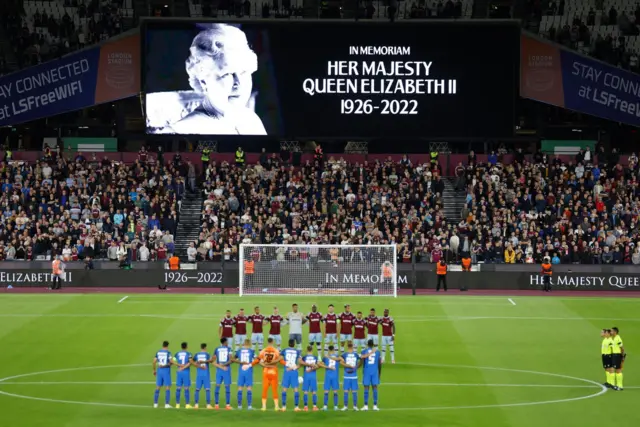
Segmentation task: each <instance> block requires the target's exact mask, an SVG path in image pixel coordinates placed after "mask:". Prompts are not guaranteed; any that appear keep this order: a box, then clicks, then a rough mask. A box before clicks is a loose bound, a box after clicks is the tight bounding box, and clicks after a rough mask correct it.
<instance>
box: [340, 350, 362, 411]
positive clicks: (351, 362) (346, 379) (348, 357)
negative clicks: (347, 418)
mask: <svg viewBox="0 0 640 427" xmlns="http://www.w3.org/2000/svg"><path fill="white" fill-rule="evenodd" d="M340 364H341V365H342V366H344V370H343V373H344V374H343V377H342V390H344V407H343V408H342V410H343V411H346V410H347V409H348V407H349V392H351V395H352V396H353V410H354V411H357V410H358V368H359V367H360V366H361V365H362V361H361V360H360V355H359V354H358V353H356V351H355V350H354V349H353V343H352V342H349V343H347V351H346V352H345V353H344V354H343V355H342V357H341V358H340Z"/></svg>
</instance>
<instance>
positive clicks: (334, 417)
mask: <svg viewBox="0 0 640 427" xmlns="http://www.w3.org/2000/svg"><path fill="white" fill-rule="evenodd" d="M124 296H125V295H124V294H123V295H117V294H99V295H96V294H93V295H79V294H60V295H55V294H29V295H2V296H0V322H1V325H2V326H1V327H0V348H1V349H2V351H1V352H0V413H1V414H2V425H5V426H20V427H29V426H34V427H36V426H37V427H42V426H66V427H74V426H77V427H86V426H95V427H99V426H104V427H115V426H136V427H143V426H154V427H157V426H163V425H167V426H175V425H176V423H185V425H189V426H199V425H202V426H205V425H212V423H217V422H225V423H233V424H230V425H234V426H238V427H244V426H254V425H259V423H267V424H275V423H278V424H279V425H293V424H298V425H305V426H326V425H338V424H336V423H343V422H349V423H363V424H371V423H376V424H377V423H380V425H402V426H427V425H434V426H452V427H453V426H456V427H458V426H490V427H498V426H510V427H511V426H518V427H526V426H531V427H540V426H545V427H552V426H562V427H566V426H568V425H575V426H583V427H584V426H587V427H590V426H596V427H601V426H607V425H624V426H633V425H640V411H638V410H637V408H636V407H635V406H634V405H636V404H637V401H638V397H639V395H640V388H639V387H640V374H638V369H639V368H638V367H637V363H636V360H638V358H637V357H636V356H635V355H636V354H638V351H640V350H638V349H640V332H639V331H638V329H637V328H636V326H637V325H639V322H640V299H636V298H594V297H585V298H568V297H567V298H564V297H512V298H511V299H509V298H507V297H494V296H492V297H484V296H460V295H457V296H437V297H401V298H398V299H386V298H384V299H383V298H364V297H360V298H344V297H340V298H329V297H322V298H317V299H311V298H309V297H301V298H297V299H294V298H291V297H282V298H280V297H268V298H255V297H245V298H239V297H237V296H213V295H185V294H182V295H180V294H175V295H174V294H171V295H170V294H136V295H133V294H132V295H129V296H128V297H127V298H126V299H124V300H122V298H123V297H124ZM293 302H298V303H299V304H300V306H301V309H302V310H303V311H305V312H306V311H308V310H309V308H310V306H311V304H312V303H317V304H318V305H319V306H320V311H322V312H323V313H324V312H326V306H327V305H328V304H329V303H333V304H335V305H336V307H342V305H343V304H344V303H346V302H349V303H350V304H351V305H352V308H353V310H354V311H358V310H362V311H363V312H365V313H366V311H368V310H369V309H370V308H371V307H375V308H376V309H377V310H378V313H381V311H382V309H384V308H389V309H390V310H391V315H392V316H393V317H394V319H395V321H396V325H397V334H396V359H397V363H396V364H394V365H392V364H390V363H388V362H389V358H388V357H387V363H385V364H384V366H383V370H382V384H381V386H380V403H379V406H380V408H381V410H380V412H375V413H374V412H368V413H362V412H352V411H349V412H333V411H331V412H328V413H324V412H319V413H311V412H309V413H293V412H292V411H291V409H292V406H293V405H292V402H291V400H292V393H291V392H290V393H289V400H290V403H289V410H290V411H289V412H287V413H275V412H274V411H269V412H266V413H265V412H261V411H252V412H248V411H246V410H245V411H238V410H234V411H229V412H227V411H223V410H221V411H207V410H203V409H200V410H197V411H196V410H186V409H175V408H172V409H164V408H162V406H163V403H164V393H161V396H160V403H161V405H160V407H161V408H158V409H154V408H153V407H152V406H153V405H152V404H153V391H154V377H153V375H152V369H151V362H152V360H153V357H154V355H155V352H156V351H157V350H158V349H159V348H160V346H161V343H162V341H163V340H168V341H170V343H171V345H170V349H171V350H172V351H173V352H175V351H177V350H178V349H179V345H180V342H182V341H187V342H188V343H189V345H190V350H191V351H192V352H195V351H197V348H198V345H199V344H200V343H201V342H206V343H208V345H209V350H210V351H212V350H213V349H214V348H215V347H216V343H217V334H218V322H219V320H220V318H221V317H222V315H223V313H224V311H225V310H226V309H230V310H232V312H233V313H234V314H235V313H237V310H238V309H239V308H241V307H243V308H245V309H247V310H249V309H252V308H253V307H254V306H255V305H260V306H261V307H262V311H263V313H269V312H270V311H271V309H272V307H273V306H274V305H278V306H279V307H280V308H281V311H283V312H286V311H289V307H290V305H291V303H293ZM336 311H340V310H336ZM613 326H618V327H619V328H620V331H621V336H622V337H623V339H624V344H625V348H626V350H627V352H628V353H629V357H627V361H626V363H627V364H626V366H625V384H624V385H625V390H624V391H622V392H615V391H607V390H606V389H604V388H603V387H602V386H600V383H602V382H604V374H603V370H602V367H601V362H600V354H599V353H600V351H599V350H600V341H601V339H600V336H599V333H600V329H601V328H603V327H613ZM286 334H287V330H286V328H285V331H284V334H283V336H286ZM305 340H306V337H305ZM237 369H238V368H237V365H235V366H234V369H233V371H234V372H233V376H234V377H235V376H236V375H237ZM260 376H261V372H260V370H259V369H256V372H255V377H256V378H255V380H256V381H259V380H260ZM319 378H320V381H319V382H320V390H321V385H322V378H323V373H322V371H320V374H319ZM174 381H175V375H174ZM255 388H256V389H258V388H260V385H256V386H255ZM192 393H193V392H192ZM171 394H172V396H171V403H172V404H173V403H174V393H173V391H172V393H171ZM202 394H203V395H202V396H201V403H202V401H203V400H204V392H202ZM221 394H222V395H224V393H221ZM254 394H255V397H254V404H253V405H254V407H259V406H260V390H255V391H254ZM362 395H363V393H362V389H361V390H360V396H359V401H360V402H359V403H360V406H362ZM231 396H232V403H233V406H236V405H235V402H236V393H235V389H232V394H231ZM221 397H222V396H221ZM222 398H223V397H222ZM223 399H224V398H223ZM340 402H341V403H342V395H340ZM320 403H322V397H320ZM202 406H203V405H201V407H202ZM329 406H330V408H331V407H332V399H330V405H329ZM341 406H342V405H341Z"/></svg>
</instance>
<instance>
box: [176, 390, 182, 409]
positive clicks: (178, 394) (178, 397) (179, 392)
mask: <svg viewBox="0 0 640 427" xmlns="http://www.w3.org/2000/svg"><path fill="white" fill-rule="evenodd" d="M181 392H182V389H180V388H177V389H176V405H179V404H180V394H181Z"/></svg>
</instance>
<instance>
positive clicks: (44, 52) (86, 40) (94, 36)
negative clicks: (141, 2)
mask: <svg viewBox="0 0 640 427" xmlns="http://www.w3.org/2000/svg"><path fill="white" fill-rule="evenodd" d="M0 3H2V4H1V5H0V12H1V15H2V16H1V18H0V19H1V22H2V25H3V28H4V33H5V36H6V37H7V38H8V39H9V41H10V42H11V46H12V48H13V52H0V53H1V54H0V56H1V61H0V65H1V66H2V69H0V73H4V72H6V71H8V70H7V69H6V64H7V59H8V56H9V55H13V56H14V57H15V59H16V60H17V62H18V66H19V67H21V68H22V67H29V66H33V65H37V64H40V63H42V62H45V61H48V60H51V59H55V58H58V57H60V56H63V55H66V54H68V53H69V52H72V51H74V50H78V49H82V48H84V47H85V46H89V45H92V44H95V43H99V42H101V41H103V40H106V39H108V38H110V37H113V36H115V35H117V34H119V33H121V32H122V31H123V23H122V16H121V15H120V12H119V10H118V8H119V7H122V0H110V1H98V0H65V1H64V2H60V3H61V6H64V7H66V8H69V7H71V8H75V11H76V13H77V17H74V16H70V15H69V13H68V12H66V11H65V13H64V14H63V15H62V16H60V17H57V16H54V15H53V14H50V15H49V14H47V12H46V11H45V10H36V11H35V13H34V14H33V15H28V14H27V13H26V11H25V4H24V3H25V2H24V1H23V0H3V1H2V2H0ZM75 18H79V19H75ZM85 18H86V19H85Z"/></svg>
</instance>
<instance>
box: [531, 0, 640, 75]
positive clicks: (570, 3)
mask: <svg viewBox="0 0 640 427" xmlns="http://www.w3.org/2000/svg"><path fill="white" fill-rule="evenodd" d="M551 4H552V5H554V7H548V8H547V9H545V10H543V11H542V13H543V14H542V16H541V20H540V24H539V33H540V35H542V36H544V37H547V38H552V39H554V40H555V41H557V42H559V43H562V44H565V45H566V46H568V47H570V48H572V49H576V50H578V51H580V52H581V53H583V54H591V55H594V56H597V57H598V58H599V59H602V60H606V61H609V62H613V63H614V64H615V65H622V66H624V67H625V68H629V66H631V67H637V58H636V59H635V60H634V61H629V58H626V57H625V56H626V54H630V55H637V54H638V53H639V52H640V30H639V29H638V27H637V25H636V21H637V19H638V17H640V6H638V3H637V2H636V1H632V0H604V1H602V2H600V1H596V0H567V1H563V2H557V3H551ZM598 6H601V8H598ZM623 14H624V16H623ZM625 16H626V18H625ZM576 24H577V25H576ZM565 26H566V27H565ZM579 27H582V32H580V31H578V28H579ZM563 28H567V29H568V31H567V32H566V33H565V34H564V36H563V35H562V34H560V33H561V31H562V29H563ZM585 28H586V31H585ZM600 40H604V41H605V42H606V44H605V45H604V46H605V48H606V49H608V50H614V49H618V50H621V52H622V55H610V54H608V53H607V51H606V50H605V51H603V50H602V46H598V42H599V41H600ZM630 62H631V64H630Z"/></svg>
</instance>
